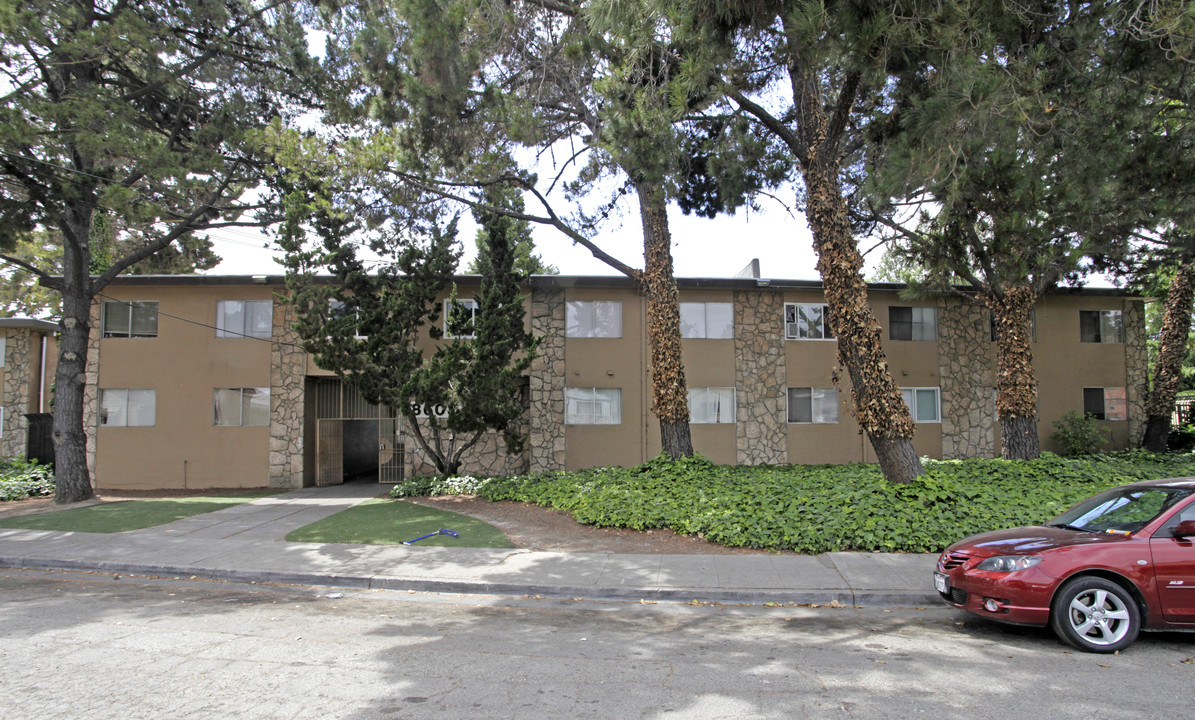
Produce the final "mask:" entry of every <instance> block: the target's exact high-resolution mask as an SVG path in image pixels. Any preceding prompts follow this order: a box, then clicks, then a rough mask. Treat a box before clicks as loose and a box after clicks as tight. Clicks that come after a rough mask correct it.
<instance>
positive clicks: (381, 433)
mask: <svg viewBox="0 0 1195 720" xmlns="http://www.w3.org/2000/svg"><path fill="white" fill-rule="evenodd" d="M404 450H405V448H404V447H403V441H402V420H399V419H397V418H380V419H379V420H378V482H379V483H400V482H402V481H403V460H404V459H405V457H404V456H405V453H404Z"/></svg>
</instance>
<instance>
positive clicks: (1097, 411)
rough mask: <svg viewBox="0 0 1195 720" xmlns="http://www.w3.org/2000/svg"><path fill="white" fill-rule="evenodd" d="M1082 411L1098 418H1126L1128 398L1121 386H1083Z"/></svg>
mask: <svg viewBox="0 0 1195 720" xmlns="http://www.w3.org/2000/svg"><path fill="white" fill-rule="evenodd" d="M1083 413H1084V414H1086V415H1094V416H1095V417H1096V419H1098V420H1127V419H1128V418H1129V400H1128V395H1126V394H1125V389H1124V388H1122V387H1085V388H1083Z"/></svg>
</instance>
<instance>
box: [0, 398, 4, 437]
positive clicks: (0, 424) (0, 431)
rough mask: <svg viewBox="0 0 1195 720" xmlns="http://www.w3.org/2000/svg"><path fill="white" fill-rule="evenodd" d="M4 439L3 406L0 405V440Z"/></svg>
mask: <svg viewBox="0 0 1195 720" xmlns="http://www.w3.org/2000/svg"><path fill="white" fill-rule="evenodd" d="M2 437H4V406H3V405H0V438H2Z"/></svg>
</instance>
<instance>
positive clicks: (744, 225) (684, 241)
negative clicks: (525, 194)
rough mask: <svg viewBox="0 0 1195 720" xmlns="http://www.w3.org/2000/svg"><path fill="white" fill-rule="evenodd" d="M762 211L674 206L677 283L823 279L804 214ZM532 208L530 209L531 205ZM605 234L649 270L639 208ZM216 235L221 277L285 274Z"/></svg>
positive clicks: (257, 242)
mask: <svg viewBox="0 0 1195 720" xmlns="http://www.w3.org/2000/svg"><path fill="white" fill-rule="evenodd" d="M763 203H766V204H765V205H764V206H763V207H762V208H761V210H760V211H753V212H749V213H748V212H745V211H741V210H740V211H739V212H738V213H737V214H735V215H733V216H719V217H717V218H715V219H713V220H709V219H706V218H699V217H695V216H685V215H684V214H682V213H681V211H680V210H679V208H677V207H676V206H675V205H674V206H672V207H670V208H669V218H668V219H669V223H670V225H671V231H672V253H673V261H674V263H675V272H676V275H677V276H678V277H703V278H725V277H733V276H734V275H735V274H737V273H738V272H739V271H740V270H742V269H743V268H744V267H745V266H746V265H747V264H748V263H750V262H751V260H752V259H755V258H758V259H759V261H760V268H761V271H760V275H761V276H762V277H767V278H783V279H788V280H817V279H818V274H817V270H816V268H815V264H816V262H817V258H816V256H815V254H814V251H813V239H812V236H811V235H810V233H809V227H808V225H807V223H806V222H805V216H804V215H803V214H801V213H800V212H797V211H795V210H793V211H792V212H791V214H790V212H789V210H788V208H786V207H784V206H783V205H782V204H781V203H780V202H779V201H776V200H770V199H764V200H763ZM528 206H529V210H530V209H531V203H530V201H529V202H528ZM610 225H611V227H609V228H608V229H606V230H605V231H604V232H602V233H600V234H599V235H598V236H597V237H596V238H595V240H596V242H597V244H598V246H599V247H601V248H602V249H603V250H605V251H606V252H608V253H610V254H611V255H613V256H614V257H616V258H618V259H619V260H621V261H623V262H625V263H627V264H628V265H631V266H632V267H643V235H642V231H641V229H640V226H639V214H638V207H637V206H636V205H635V204H634V200H633V199H628V200H627V205H626V206H625V207H623V208H622V214H621V217H618V218H614V219H613V220H612V221H611V223H610ZM474 228H475V226H474V225H473V223H472V220H471V218H469V217H468V216H467V215H466V216H465V217H462V220H461V229H460V235H459V236H460V237H461V238H462V239H463V240H464V241H465V242H464V249H465V253H466V255H465V258H464V259H463V260H462V262H461V267H462V268H464V267H465V266H466V265H467V264H468V261H469V259H470V258H471V257H472V255H473V254H474V248H473V242H472V237H473V235H474ZM533 234H534V238H535V245H536V252H537V253H539V255H540V256H541V257H542V258H543V259H544V261H545V262H547V263H548V264H550V265H555V266H556V267H557V268H558V269H559V270H560V272H561V274H563V275H617V274H618V272H617V271H616V270H614V269H613V268H611V267H609V266H608V265H606V264H605V263H602V262H601V261H599V260H596V259H594V258H593V256H592V255H590V254H589V251H588V250H586V249H585V248H583V247H581V246H579V245H577V246H574V245H573V243H572V241H571V240H569V239H568V238H567V237H565V236H564V235H563V234H561V233H560V232H559V231H557V230H555V229H554V228H549V227H534V228H533ZM210 237H211V239H212V241H213V242H214V244H215V248H214V249H215V251H216V254H218V255H220V256H221V257H222V258H223V261H222V262H221V263H220V264H219V265H218V266H217V267H215V268H214V269H213V270H211V271H209V272H208V274H214V275H276V274H279V275H280V274H282V273H283V268H282V266H281V265H279V264H278V263H276V262H275V261H274V258H275V257H277V256H278V255H279V254H280V253H279V252H278V251H277V250H275V249H271V248H268V247H263V245H264V244H267V243H269V238H268V237H267V236H266V235H264V234H262V233H260V232H257V231H255V230H252V229H248V228H232V229H222V230H214V231H212V232H211V233H210ZM879 253H880V251H878V250H877V251H875V252H874V253H872V255H874V256H875V257H868V258H867V260H868V265H869V267H870V266H873V265H874V264H875V262H877V261H878V260H879V257H878V255H879Z"/></svg>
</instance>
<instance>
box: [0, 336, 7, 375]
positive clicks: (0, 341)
mask: <svg viewBox="0 0 1195 720" xmlns="http://www.w3.org/2000/svg"><path fill="white" fill-rule="evenodd" d="M7 351H8V336H7V335H0V367H4V354H5V353H6V352H7Z"/></svg>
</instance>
